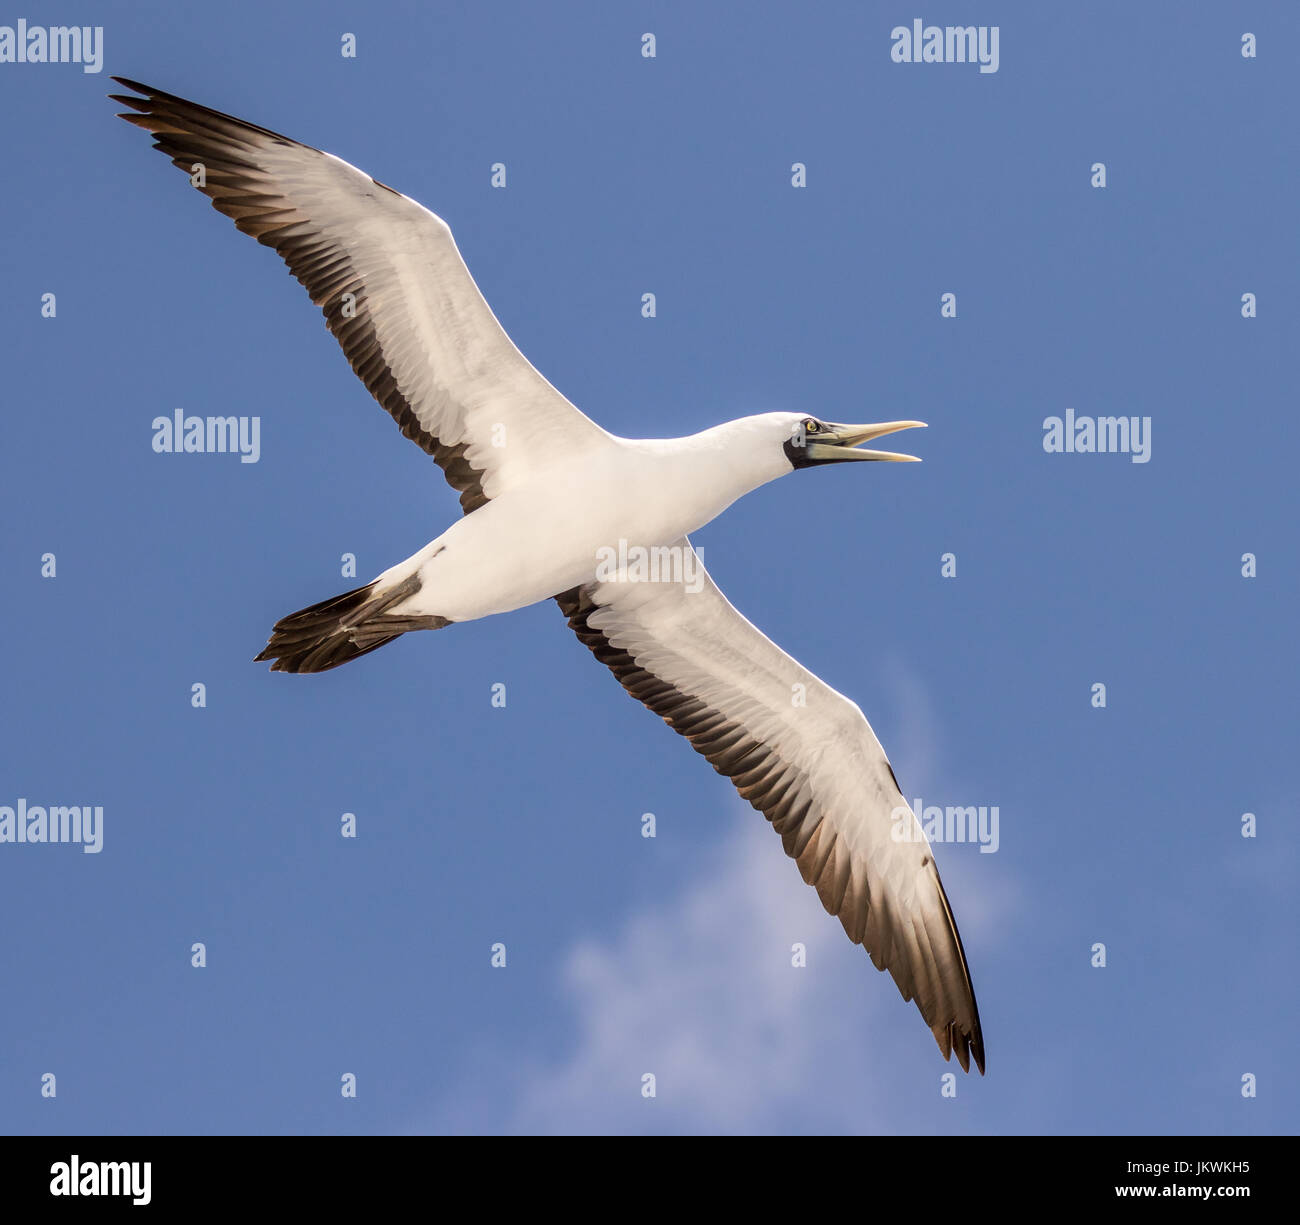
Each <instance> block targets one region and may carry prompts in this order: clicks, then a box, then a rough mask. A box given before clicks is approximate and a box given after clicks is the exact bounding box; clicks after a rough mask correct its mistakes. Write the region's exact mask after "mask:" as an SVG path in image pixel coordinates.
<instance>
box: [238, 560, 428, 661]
mask: <svg viewBox="0 0 1300 1225" xmlns="http://www.w3.org/2000/svg"><path fill="white" fill-rule="evenodd" d="M377 582H378V580H376V581H375V582H373V583H367V584H366V585H365V586H364V587H358V588H357V589H356V590H355V591H347V592H344V593H343V595H339V596H334V597H333V598H332V599H329V600H322V601H321V602H320V603H319V604H313V605H311V607H310V608H303V609H300V610H299V611H298V612H296V613H290V614H289V616H287V617H281V618H280V620H279V621H277V622H276V623H275V626H274V628H273V630H272V632H271V639H270V641H269V642H268V643H267V645H266V647H265V649H264V650H262V651H261V653H260V654H258V655H257V656H256V659H257V660H259V661H260V660H268V659H269V660H271V661H273V662H272V663H271V671H272V672H327V671H329V669H331V668H337V667H338V666H339V665H340V664H346V663H350V662H351V661H352V660H354V659H359V658H360V657H361V656H362V655H369V654H370V652H371V651H377V650H379V648H380V647H382V646H384V645H385V644H387V643H389V642H392V641H393V639H394V638H400V637H401V636H402V635H403V634H406V633H410V632H411V631H412V630H424V629H429V630H436V629H441V628H442V627H443V626H444V625H449V624H450V622H449V621H448V620H447V618H446V617H404V616H388V615H385V610H386V609H389V608H392V607H393V606H394V605H395V604H399V603H401V601H403V600H405V599H407V598H409V597H410V596H412V595H414V594H415V593H416V592H417V591H419V590H420V580H419V579H418V578H417V577H416V576H415V575H412V576H411V577H410V578H408V579H407V580H406V581H405V582H402V583H399V584H398V585H397V586H396V587H392V588H389V589H387V590H384V591H382V592H380V591H378V589H377V586H376V584H377Z"/></svg>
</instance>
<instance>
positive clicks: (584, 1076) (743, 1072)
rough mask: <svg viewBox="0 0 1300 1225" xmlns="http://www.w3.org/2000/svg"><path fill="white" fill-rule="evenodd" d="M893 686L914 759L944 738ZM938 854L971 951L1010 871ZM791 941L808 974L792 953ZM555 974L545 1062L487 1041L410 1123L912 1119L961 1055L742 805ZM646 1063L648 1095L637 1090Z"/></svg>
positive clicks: (687, 1126) (578, 1126)
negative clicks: (687, 872) (484, 1068)
mask: <svg viewBox="0 0 1300 1225" xmlns="http://www.w3.org/2000/svg"><path fill="white" fill-rule="evenodd" d="M890 687H891V688H896V689H897V693H896V694H894V695H893V696H892V697H891V700H897V701H899V702H900V703H901V711H902V715H903V718H904V720H905V724H904V725H905V726H906V727H907V728H908V729H909V732H908V734H909V736H910V737H911V738H912V739H913V742H914V744H915V745H916V746H918V747H919V753H917V754H916V755H915V756H914V759H913V760H914V764H917V765H923V764H925V759H928V758H930V757H931V756H932V755H933V754H934V753H935V751H936V746H937V745H938V743H939V740H940V736H939V731H938V729H937V724H936V722H935V719H934V716H933V713H932V707H931V706H930V704H929V702H928V700H927V697H926V695H925V693H924V690H923V687H922V686H920V684H919V683H918V682H917V681H916V680H915V678H913V677H911V676H910V675H908V674H906V673H904V672H902V671H899V672H898V673H897V678H896V680H894V681H891V686H890ZM927 772H928V771H927ZM927 786H934V787H935V788H936V794H937V784H927ZM940 854H942V855H943V862H944V867H945V875H946V877H947V878H948V884H949V890H950V893H953V894H954V896H955V897H956V896H957V895H958V894H959V901H960V905H959V916H958V917H959V921H960V922H961V923H962V926H963V930H964V931H965V933H966V941H967V946H968V950H969V949H970V947H971V945H972V939H971V937H972V935H974V936H975V941H974V943H976V944H978V945H980V946H987V945H988V944H989V943H991V942H992V940H993V938H994V936H993V929H994V928H997V927H999V926H1001V924H1002V922H1003V921H1004V920H1005V918H1006V916H1007V913H1008V911H1009V910H1010V909H1013V908H1014V902H1013V901H1012V900H1011V899H1010V897H1009V896H1008V890H1007V889H1006V882H1005V881H1004V880H1003V881H1001V882H1000V885H999V886H998V887H995V886H994V884H993V880H994V879H995V878H1001V877H1002V876H1003V875H1004V874H1003V873H989V872H986V871H983V870H981V869H983V868H984V866H985V865H986V864H988V863H990V861H992V860H994V859H997V858H998V856H980V855H978V854H977V853H976V852H975V849H974V848H973V847H954V848H942V849H941V851H940ZM972 860H974V861H979V862H971V861H972ZM1010 893H1011V894H1014V890H1011V891H1010ZM796 942H798V943H802V944H803V945H804V947H805V956H806V960H807V965H806V966H805V967H803V968H796V967H794V966H793V965H792V956H793V953H792V946H793V945H794V944H795V943H796ZM559 981H560V984H561V991H562V993H563V995H564V997H565V999H566V1001H567V1004H568V1006H569V1009H570V1011H571V1014H572V1023H571V1025H570V1031H569V1041H568V1049H567V1052H566V1053H564V1054H562V1055H560V1056H559V1057H557V1058H556V1059H554V1060H553V1061H551V1062H549V1063H545V1064H543V1065H525V1064H524V1063H522V1061H519V1060H513V1061H512V1060H510V1059H509V1058H506V1059H502V1058H501V1054H500V1053H496V1054H495V1056H494V1058H493V1060H492V1061H494V1062H495V1063H496V1064H497V1073H496V1075H495V1076H494V1077H493V1078H492V1085H491V1087H490V1088H489V1086H487V1085H485V1084H484V1082H483V1081H482V1079H479V1080H478V1081H476V1083H475V1085H474V1087H473V1088H472V1089H471V1088H470V1087H468V1086H466V1087H465V1090H464V1092H461V1091H457V1090H453V1091H452V1092H451V1093H450V1094H449V1095H448V1096H447V1098H446V1099H445V1100H444V1101H443V1102H442V1103H441V1104H440V1107H439V1109H438V1111H437V1113H436V1116H435V1118H434V1119H433V1120H431V1121H428V1122H427V1125H425V1126H422V1127H420V1128H419V1130H439V1131H445V1130H452V1131H465V1130H475V1131H514V1132H529V1133H531V1132H565V1133H568V1132H578V1133H598V1134H604V1133H628V1132H632V1133H641V1132H659V1131H663V1132H777V1133H784V1132H798V1131H849V1132H889V1131H908V1130H919V1129H921V1128H922V1127H924V1126H926V1125H927V1124H926V1122H925V1120H926V1114H925V1113H924V1112H925V1111H928V1109H929V1108H930V1107H932V1106H933V1104H934V1102H935V1101H936V1100H937V1096H938V1095H937V1084H938V1080H939V1077H940V1075H941V1074H942V1073H943V1072H944V1071H947V1070H950V1069H956V1067H957V1065H956V1064H955V1063H952V1064H949V1065H945V1064H944V1063H942V1061H941V1060H940V1059H939V1056H938V1051H937V1049H936V1048H935V1047H934V1045H933V1042H932V1039H931V1038H930V1036H929V1034H928V1033H927V1032H926V1029H925V1027H924V1024H923V1023H922V1021H921V1018H920V1016H919V1015H918V1014H917V1012H916V1010H915V1008H914V1007H913V1006H912V1005H910V1004H904V1003H903V1001H902V1000H901V999H900V997H899V994H898V991H897V989H896V988H895V987H894V984H893V982H892V980H891V979H889V978H888V977H887V976H885V975H882V974H879V973H877V972H876V970H875V969H874V968H873V967H872V965H871V964H870V961H869V959H868V958H867V955H866V954H865V953H864V952H863V950H862V949H860V948H857V947H855V946H854V945H852V944H850V943H849V941H848V940H846V939H845V937H844V932H843V929H842V928H841V927H840V924H839V923H838V921H836V920H835V919H833V918H832V917H831V916H829V915H827V914H826V913H825V911H824V910H823V909H822V907H821V904H820V902H819V901H818V899H817V895H816V893H815V892H814V891H813V890H812V889H810V888H808V886H807V885H805V884H804V883H803V881H802V880H801V879H800V877H799V872H798V869H797V868H796V867H795V865H794V864H793V863H792V862H791V861H790V860H789V859H788V858H787V857H786V856H785V855H784V854H783V852H782V848H781V843H780V839H779V838H778V837H777V836H776V834H775V833H774V832H773V831H772V830H771V829H770V828H769V827H768V826H767V823H766V822H765V821H763V819H762V818H761V817H759V816H758V814H756V813H755V812H754V811H753V810H752V809H751V808H749V807H748V806H747V805H745V804H744V803H743V802H742V801H740V800H737V801H736V826H735V830H734V832H733V833H732V834H731V835H730V836H729V837H728V838H727V839H726V840H725V841H724V842H723V843H722V844H721V845H720V846H719V847H718V848H717V849H716V850H715V851H714V852H713V853H712V854H711V855H709V856H708V857H706V858H705V859H703V860H701V862H700V863H699V864H698V865H697V871H696V873H695V874H694V875H693V876H692V878H691V879H690V880H689V881H688V882H687V883H686V884H685V885H684V886H683V888H682V889H681V891H680V892H679V893H677V894H675V895H673V896H672V897H669V898H666V899H664V900H663V901H662V902H658V903H656V904H654V905H653V906H651V907H648V908H645V909H643V910H642V911H640V912H638V913H635V914H632V915H630V916H628V917H627V918H626V919H625V920H624V921H623V923H622V924H621V925H620V927H619V928H618V930H617V931H616V932H614V933H613V934H612V935H610V936H607V937H601V938H588V939H585V940H583V941H581V942H579V943H578V944H576V945H575V946H574V947H572V948H571V949H570V950H569V951H568V953H567V954H566V955H565V956H564V958H563V960H562V962H561V969H560V979H559ZM646 1073H652V1074H653V1075H654V1077H655V1087H656V1096H655V1097H654V1098H653V1099H647V1098H645V1097H643V1096H642V1077H643V1075H644V1074H646ZM958 1075H959V1076H960V1075H961V1074H960V1072H958ZM498 1090H499V1091H500V1093H501V1097H500V1098H499V1099H498V1100H497V1101H496V1102H495V1103H489V1102H488V1101H486V1100H485V1097H484V1093H485V1091H486V1092H488V1093H490V1094H495V1093H496V1092H497V1091H498Z"/></svg>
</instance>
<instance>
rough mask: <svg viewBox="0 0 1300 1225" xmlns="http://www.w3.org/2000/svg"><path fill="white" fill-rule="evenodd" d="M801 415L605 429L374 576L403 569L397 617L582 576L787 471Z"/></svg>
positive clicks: (555, 586)
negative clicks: (638, 431) (412, 584)
mask: <svg viewBox="0 0 1300 1225" xmlns="http://www.w3.org/2000/svg"><path fill="white" fill-rule="evenodd" d="M799 420H800V417H799V415H798V414H795V413H766V414H763V415H760V416H756V417H747V418H744V419H742V420H740V421H730V422H727V423H726V424H724V425H720V426H717V427H715V428H713V429H710V430H705V431H703V432H702V433H699V434H693V435H691V436H689V437H686V438H669V439H630V438H617V437H615V436H613V435H606V436H605V437H604V438H602V439H598V440H597V441H596V443H595V445H594V446H591V447H584V448H580V449H577V450H575V451H573V452H571V453H569V454H567V455H566V456H564V457H563V458H561V459H560V460H559V461H558V462H556V463H554V464H552V465H550V466H549V467H548V468H546V469H545V470H543V471H541V472H539V473H538V474H537V476H536V477H535V478H534V479H532V480H530V481H527V482H526V483H524V484H523V485H520V486H517V487H512V488H510V489H507V490H505V491H503V492H502V493H501V494H499V495H498V496H497V497H495V498H493V499H492V501H490V502H488V503H487V504H486V505H484V506H481V507H480V508H479V509H478V510H476V511H475V512H474V513H473V514H472V515H466V516H465V517H464V518H462V519H460V520H459V521H457V522H456V523H453V524H452V526H451V527H449V528H448V529H447V530H446V531H445V532H443V534H442V535H441V536H439V537H437V539H435V540H432V541H430V542H429V544H427V545H426V546H425V547H424V548H423V549H421V550H420V551H419V552H418V553H416V554H414V555H413V556H411V557H409V558H407V559H406V560H405V561H403V562H399V563H398V564H397V565H396V566H393V567H392V568H391V569H389V570H386V571H385V572H384V573H383V574H381V575H380V576H379V580H378V581H379V585H380V587H381V588H382V587H392V586H397V585H398V584H400V583H402V582H405V581H406V580H407V579H409V578H410V577H411V576H412V575H416V576H418V578H419V590H418V591H417V592H416V594H415V595H413V596H411V597H410V598H409V599H407V600H405V601H403V602H401V603H399V604H396V605H394V606H392V608H391V610H390V611H391V612H392V613H394V614H396V615H403V616H438V617H445V618H446V619H447V620H449V621H472V620H475V619H476V618H478V617H487V616H491V615H493V614H494V613H502V612H511V611H513V610H514V609H516V608H524V607H526V606H527V605H529V604H535V603H537V602H538V601H539V600H545V599H549V598H550V597H551V596H554V595H557V594H558V593H559V592H562V591H567V590H569V588H571V587H576V586H579V585H580V584H582V583H587V582H591V581H592V580H593V579H594V577H595V575H596V571H597V567H598V565H599V564H600V559H601V557H602V555H603V552H602V551H604V550H609V549H614V550H618V549H619V546H620V544H624V545H626V546H627V548H629V549H630V548H635V547H638V546H640V547H643V548H651V547H654V546H662V545H670V544H672V543H673V542H675V541H678V540H680V539H681V538H682V537H683V536H686V535H688V534H689V533H691V532H694V531H696V530H697V529H699V528H701V527H703V526H704V525H705V524H706V523H708V522H709V521H710V520H712V519H714V518H716V517H717V516H718V515H720V514H721V513H722V512H723V511H724V510H726V508H727V507H728V506H730V505H731V504H732V503H733V502H734V501H736V499H737V498H740V497H742V496H743V495H744V494H746V493H748V492H749V491H750V490H752V489H755V488H757V487H758V486H759V485H763V484H765V483H767V482H768V481H771V480H775V479H776V478H777V477H778V476H781V475H783V473H786V472H789V471H790V470H791V468H790V463H789V461H788V460H787V459H786V458H785V456H784V454H783V453H782V451H781V442H782V440H783V439H785V438H788V437H790V434H791V432H792V430H793V429H794V428H795V427H796V426H797V425H798V423H799Z"/></svg>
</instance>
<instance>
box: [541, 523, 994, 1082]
mask: <svg viewBox="0 0 1300 1225" xmlns="http://www.w3.org/2000/svg"><path fill="white" fill-rule="evenodd" d="M677 545H678V546H679V547H680V548H681V549H682V550H683V551H684V553H685V554H686V555H687V559H686V560H687V563H688V564H687V565H686V566H683V567H682V573H681V574H680V575H679V576H678V577H679V578H681V579H683V580H685V581H666V580H665V581H661V582H633V581H629V580H627V579H626V578H624V579H621V580H620V579H615V580H611V581H607V582H597V583H589V584H586V585H584V586H582V587H575V588H573V589H572V590H570V591H566V592H564V593H563V594H562V595H559V596H557V597H556V602H557V603H558V604H559V605H560V608H561V610H562V611H563V612H564V614H565V615H566V616H567V617H568V618H569V625H570V627H571V628H572V629H573V630H574V631H575V632H576V633H577V635H578V637H579V638H580V639H581V640H582V641H583V642H584V643H585V644H586V645H587V646H588V647H590V648H591V650H592V652H593V653H594V654H595V656H596V658H597V659H598V660H600V662H601V663H603V664H606V665H607V666H608V667H609V668H610V669H611V670H612V671H613V673H614V675H615V676H616V677H617V678H618V679H619V681H621V682H622V684H623V687H624V688H625V689H626V690H627V691H628V692H629V693H630V694H631V695H632V696H633V697H634V698H637V699H638V700H639V701H641V702H644V703H645V705H646V706H648V707H649V708H650V709H651V710H653V711H654V712H655V714H657V715H661V716H662V717H663V719H664V722H666V723H667V724H668V726H669V727H671V728H672V729H673V730H674V731H676V732H680V733H681V735H683V736H685V737H686V738H687V739H688V740H689V741H690V742H691V745H692V747H693V748H694V749H695V750H696V752H698V753H703V754H704V756H705V757H707V758H708V759H709V761H710V762H711V763H712V764H713V767H714V769H715V770H717V771H718V773H719V774H725V775H727V776H728V777H729V778H730V779H731V780H732V782H733V783H735V785H736V788H737V790H739V792H740V794H741V795H742V796H743V797H744V798H745V799H747V800H748V801H749V802H750V803H751V804H752V805H753V806H754V807H755V808H757V809H758V811H759V812H761V813H762V814H763V815H764V816H765V817H767V819H768V820H769V821H770V822H771V823H772V827H773V828H774V829H775V830H776V831H777V833H779V834H780V835H781V840H782V842H783V843H784V845H785V851H786V854H787V855H789V856H791V857H792V858H793V859H794V860H795V861H796V862H797V863H798V865H799V871H800V872H801V873H802V875H803V878H804V880H805V881H807V883H808V884H810V885H812V886H814V887H815V888H816V890H817V894H818V896H819V897H820V898H821V900H822V905H824V906H825V907H826V909H827V910H828V911H829V912H830V913H831V914H833V915H836V916H838V918H839V920H840V922H841V923H842V924H843V925H844V930H845V931H846V932H847V933H848V936H849V939H850V940H852V941H853V942H854V943H855V944H861V945H863V946H864V947H865V948H866V950H867V951H868V952H869V953H870V954H871V960H872V961H873V962H874V963H875V965H876V968H877V969H880V970H888V971H889V972H890V974H891V975H892V976H893V979H894V982H895V983H897V984H898V989H899V990H900V991H901V992H902V994H903V998H904V999H905V1000H911V999H914V1000H915V1001H916V1006H917V1007H918V1008H919V1009H920V1011H921V1015H922V1016H923V1017H924V1018H925V1023H926V1024H927V1025H928V1026H929V1027H930V1031H931V1032H932V1033H933V1034H934V1037H935V1040H936V1041H937V1042H938V1043H939V1049H940V1050H941V1051H942V1052H943V1056H944V1058H945V1059H947V1058H948V1056H949V1054H950V1052H951V1051H953V1050H955V1051H956V1052H957V1060H958V1062H959V1063H960V1064H961V1066H962V1067H963V1068H964V1069H966V1070H967V1071H969V1070H970V1058H971V1056H972V1055H973V1056H974V1058H975V1063H976V1065H977V1066H978V1067H979V1070H980V1071H981V1072H983V1071H984V1039H983V1035H982V1034H981V1032H980V1022H979V1010H978V1008H977V1006H976V1004H975V992H974V988H973V987H972V986H971V980H970V973H969V971H968V970H967V967H966V955H965V952H964V951H963V950H962V945H961V937H960V936H959V935H958V933H957V925H956V923H955V922H954V921H953V917H952V910H951V908H950V907H949V905H948V898H947V895H946V894H945V893H944V891H943V883H942V881H940V879H939V871H938V869H937V868H936V866H935V863H934V856H933V855H932V854H931V851H930V846H929V843H928V842H927V841H926V838H925V834H924V832H923V831H922V830H921V827H920V826H919V824H918V823H917V822H916V819H915V817H914V816H913V814H912V812H911V810H910V809H909V808H908V805H907V801H906V800H904V798H903V796H902V793H901V792H900V791H899V788H898V783H897V781H896V780H895V778H894V772H893V769H892V768H891V767H890V764H889V759H888V758H887V757H886V756H885V752H884V750H883V749H882V748H881V747H880V741H878V740H877V739H876V737H875V733H874V732H872V730H871V726H870V724H868V723H867V721H866V719H865V718H864V717H863V714H862V712H861V711H860V710H859V709H858V708H857V706H855V705H854V704H853V703H852V702H850V701H849V700H848V699H847V698H845V697H844V696H842V695H841V694H839V693H836V692H835V690H834V689H832V688H830V686H829V685H826V684H824V683H823V682H822V681H820V680H818V679H817V677H815V676H814V675H813V674H812V673H811V672H809V671H808V670H807V669H806V668H804V667H803V666H802V665H800V664H799V663H798V662H797V661H796V660H794V659H792V658H791V657H790V656H789V655H787V654H786V653H785V652H784V651H782V650H781V648H780V647H778V646H776V644H775V643H773V642H772V641H770V640H769V639H768V638H766V637H764V635H763V634H761V633H760V632H759V631H758V630H757V629H755V628H754V626H752V625H751V624H750V623H749V622H748V621H746V620H745V618H744V617H742V616H741V615H740V614H739V613H738V612H737V611H736V610H735V609H734V608H732V606H731V605H730V604H729V603H728V602H727V600H726V598H725V597H724V596H723V594H722V592H721V591H719V590H718V588H717V586H716V585H715V584H714V582H713V581H712V579H710V578H709V576H708V574H707V573H706V572H705V570H704V567H703V564H702V563H700V561H699V557H698V555H696V554H695V553H694V551H693V550H691V547H690V543H689V541H687V540H685V539H682V540H679V541H678V542H677ZM800 686H801V687H802V688H801V689H800V688H797V687H800ZM796 695H799V699H800V700H799V701H796V700H795V699H796Z"/></svg>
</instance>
